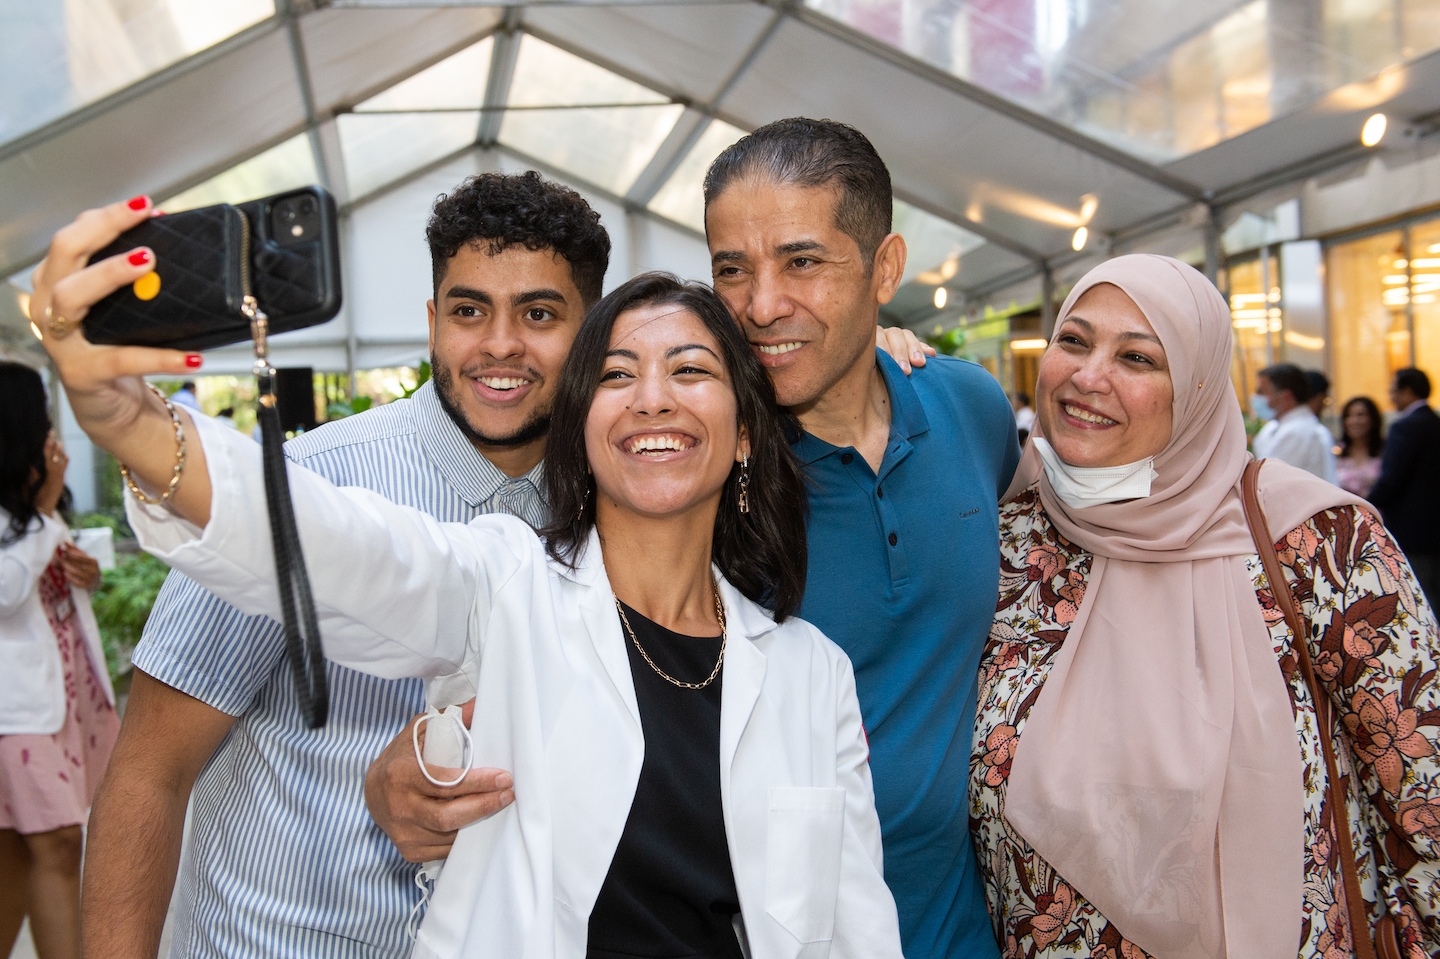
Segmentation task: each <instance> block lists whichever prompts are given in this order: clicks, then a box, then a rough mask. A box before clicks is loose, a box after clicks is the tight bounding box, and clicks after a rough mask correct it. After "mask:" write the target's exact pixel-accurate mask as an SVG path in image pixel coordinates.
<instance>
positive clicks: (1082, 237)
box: [1070, 226, 1090, 253]
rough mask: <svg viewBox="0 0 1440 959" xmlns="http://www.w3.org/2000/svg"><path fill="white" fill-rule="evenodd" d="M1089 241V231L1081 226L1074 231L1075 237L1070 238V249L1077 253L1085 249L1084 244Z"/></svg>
mask: <svg viewBox="0 0 1440 959" xmlns="http://www.w3.org/2000/svg"><path fill="white" fill-rule="evenodd" d="M1089 239H1090V231H1089V230H1087V229H1086V228H1085V227H1083V226H1082V227H1081V228H1080V229H1078V230H1076V231H1075V235H1074V236H1072V237H1071V238H1070V249H1072V250H1074V251H1075V252H1076V253H1079V252H1080V251H1081V250H1083V249H1085V242H1086V241H1087V240H1089Z"/></svg>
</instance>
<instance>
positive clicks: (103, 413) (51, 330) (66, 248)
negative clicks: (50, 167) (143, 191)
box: [30, 197, 199, 448]
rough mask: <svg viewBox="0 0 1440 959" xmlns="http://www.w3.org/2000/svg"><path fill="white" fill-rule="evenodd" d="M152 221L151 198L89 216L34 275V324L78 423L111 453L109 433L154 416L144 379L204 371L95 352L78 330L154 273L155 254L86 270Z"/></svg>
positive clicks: (185, 358) (164, 354)
mask: <svg viewBox="0 0 1440 959" xmlns="http://www.w3.org/2000/svg"><path fill="white" fill-rule="evenodd" d="M152 215H154V211H153V208H152V205H151V203H150V199H149V198H148V197H136V198H135V199H134V200H131V201H128V202H124V203H112V204H110V205H109V206H106V207H101V208H99V209H96V210H86V211H85V212H84V213H81V214H80V215H79V216H78V217H76V218H75V219H74V220H73V221H72V222H71V223H70V224H69V225H67V226H65V227H62V228H61V229H60V231H59V232H57V233H56V234H55V236H54V237H53V238H52V239H51V241H50V249H49V252H47V253H46V255H45V259H44V260H42V261H41V262H40V265H39V266H38V267H36V268H35V272H34V273H33V274H32V275H31V279H32V281H33V283H34V292H33V294H32V295H31V297H30V318H31V319H32V320H33V321H34V323H35V327H36V329H38V330H40V333H41V339H42V341H43V343H44V345H45V350H46V352H47V353H49V354H50V358H51V359H52V360H53V361H54V362H55V367H56V369H57V370H58V371H59V373H60V379H61V381H62V382H63V383H64V384H65V392H66V393H67V394H68V395H69V397H70V406H71V408H72V409H73V410H74V412H75V418H76V420H77V422H79V424H80V426H81V427H82V428H84V429H85V431H86V432H87V433H90V435H91V438H92V439H94V440H95V441H96V442H97V443H99V444H100V445H101V446H107V444H106V443H105V442H104V441H103V440H104V436H105V435H106V434H109V433H111V432H114V431H123V430H124V429H125V427H126V426H127V425H129V424H131V423H133V422H134V421H135V420H136V419H138V418H139V417H140V416H141V415H142V414H143V413H145V412H146V410H147V408H148V409H149V410H150V411H151V412H154V409H155V407H154V406H153V405H152V404H150V403H149V402H148V395H149V391H148V390H147V389H146V388H145V385H144V382H143V381H142V380H141V379H140V377H141V376H144V375H146V374H154V373H168V374H171V375H181V374H187V373H193V372H194V370H195V369H196V367H198V366H199V357H198V356H197V355H194V354H186V353H184V352H182V351H180V350H162V349H152V348H147V347H132V346H96V345H93V344H91V343H89V342H88V341H87V340H86V339H85V334H84V332H83V330H81V329H79V324H80V321H81V320H83V319H84V318H85V316H86V314H88V313H89V312H90V308H91V307H92V306H94V305H95V304H96V303H98V302H99V301H100V300H102V299H104V298H105V297H106V296H108V295H110V294H111V293H113V292H115V291H116V290H118V289H120V288H121V287H124V286H127V285H129V284H131V283H133V282H135V281H136V280H138V279H139V278H140V277H142V276H144V275H145V274H147V273H150V272H151V271H153V270H154V269H155V253H154V251H153V250H150V249H148V248H146V247H138V248H136V249H134V250H128V251H126V252H123V253H119V254H116V255H115V256H112V257H107V258H106V259H104V260H100V261H99V262H97V263H92V264H88V265H87V261H88V260H89V259H90V257H91V256H93V255H94V254H95V253H97V252H99V251H100V250H102V249H104V248H105V247H106V246H108V245H110V244H111V243H113V242H114V241H115V239H116V238H117V237H119V236H120V234H121V233H124V232H125V231H126V230H128V229H130V228H131V227H134V226H138V225H139V224H141V223H143V222H145V221H146V220H148V219H149V218H150V217H151V216H152ZM97 434H98V435H97ZM107 448H108V446H107Z"/></svg>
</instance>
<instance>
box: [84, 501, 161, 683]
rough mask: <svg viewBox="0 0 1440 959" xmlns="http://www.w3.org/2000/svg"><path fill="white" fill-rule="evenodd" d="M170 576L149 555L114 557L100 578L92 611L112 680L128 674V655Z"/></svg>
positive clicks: (92, 600) (159, 562)
mask: <svg viewBox="0 0 1440 959" xmlns="http://www.w3.org/2000/svg"><path fill="white" fill-rule="evenodd" d="M90 515H91V516H94V515H95V514H90ZM99 525H104V524H99ZM169 572H170V567H168V566H166V565H165V564H164V563H162V562H161V561H160V560H158V559H156V558H155V557H153V556H151V555H150V554H149V553H135V554H132V555H128V556H127V555H124V554H122V555H120V556H117V557H116V563H115V568H114V569H107V570H106V571H105V572H104V574H102V579H101V584H100V588H99V589H98V590H96V591H95V595H94V596H93V597H92V599H91V607H92V608H93V609H94V610H95V620H96V622H98V623H99V624H100V643H101V645H102V646H103V647H104V648H105V661H106V662H107V663H108V664H109V667H110V678H111V679H112V680H118V679H119V678H120V677H121V676H123V675H125V674H126V673H128V672H130V668H131V667H130V654H131V653H132V652H133V651H134V649H135V644H136V643H138V642H139V641H140V633H141V632H142V631H143V630H144V629H145V621H146V620H148V619H149V618H150V609H151V607H153V606H154V605H155V597H156V596H157V595H158V594H159V592H160V587H161V585H163V584H164V582H165V577H166V575H167V574H169Z"/></svg>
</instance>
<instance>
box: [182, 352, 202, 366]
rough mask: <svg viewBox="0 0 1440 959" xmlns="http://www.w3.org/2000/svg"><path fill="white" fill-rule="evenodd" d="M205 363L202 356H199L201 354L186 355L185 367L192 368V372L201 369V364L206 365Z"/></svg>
mask: <svg viewBox="0 0 1440 959" xmlns="http://www.w3.org/2000/svg"><path fill="white" fill-rule="evenodd" d="M204 362H205V361H204V360H203V359H201V358H200V354H199V353H187V354H185V365H186V366H188V367H190V369H192V370H198V369H200V364H201V363H204Z"/></svg>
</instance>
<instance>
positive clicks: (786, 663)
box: [31, 204, 900, 959]
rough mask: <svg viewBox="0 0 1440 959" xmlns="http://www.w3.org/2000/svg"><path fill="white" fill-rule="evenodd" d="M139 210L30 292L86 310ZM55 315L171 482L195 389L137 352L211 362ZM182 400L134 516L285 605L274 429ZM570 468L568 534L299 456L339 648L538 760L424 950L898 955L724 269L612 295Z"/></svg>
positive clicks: (318, 597)
mask: <svg viewBox="0 0 1440 959" xmlns="http://www.w3.org/2000/svg"><path fill="white" fill-rule="evenodd" d="M139 219H141V217H139V216H138V215H136V214H135V213H133V212H131V211H128V210H127V209H126V208H125V207H124V206H123V205H119V204H117V205H116V206H115V207H110V208H106V209H105V210H102V211H96V212H94V213H92V214H90V215H87V216H85V217H82V218H81V219H80V220H77V221H76V223H75V224H72V226H71V227H69V228H67V230H68V231H69V232H68V233H62V235H61V236H60V237H57V240H56V244H55V245H54V246H52V248H51V253H50V256H49V257H48V258H47V260H46V261H45V263H44V264H42V266H41V268H40V270H39V271H38V274H37V283H36V289H35V294H34V298H33V299H32V301H31V302H32V307H31V308H32V310H34V311H36V312H37V314H38V313H40V312H43V311H45V310H46V309H47V308H48V309H50V310H51V311H52V314H58V315H60V316H62V317H64V318H66V320H67V321H68V323H71V324H73V323H74V322H76V321H77V317H78V316H79V315H83V313H84V310H85V309H86V308H87V307H88V306H89V305H90V304H91V303H93V302H95V301H96V300H98V299H99V298H100V297H101V296H103V295H105V294H106V293H108V292H110V291H111V290H113V289H116V288H118V287H120V286H121V285H123V284H125V283H129V282H133V280H134V279H136V278H137V277H138V276H140V275H142V274H143V273H144V272H145V271H144V270H143V269H140V268H139V267H137V266H134V265H132V264H131V263H130V262H129V261H127V260H126V258H125V257H123V256H122V257H116V258H114V259H112V260H107V261H103V262H101V263H98V264H96V265H94V266H90V267H88V268H87V267H84V262H85V258H86V256H88V254H89V252H91V251H93V250H97V249H99V248H101V247H103V246H104V245H105V244H106V243H108V242H110V241H111V240H113V238H114V237H115V236H116V235H118V234H119V233H120V232H121V231H122V230H124V229H125V228H127V227H128V226H130V225H132V221H133V222H138V220H139ZM63 328H64V327H63V325H62V327H61V329H63ZM45 340H46V347H47V349H49V350H50V353H51V356H52V357H53V358H54V359H55V362H56V364H57V366H58V367H59V369H60V373H61V377H62V379H63V380H64V382H65V384H66V388H67V391H68V392H69V394H70V399H71V405H72V408H73V409H74V410H75V413H76V417H77V419H78V421H79V422H80V424H81V425H82V426H83V427H84V428H85V429H86V431H87V432H88V433H89V434H90V436H91V437H92V439H94V440H95V442H96V443H98V444H99V445H101V446H102V447H105V448H106V449H108V450H110V451H111V452H112V453H114V454H115V455H116V457H117V458H119V459H120V461H121V462H123V463H126V464H127V465H128V466H129V468H130V470H131V471H132V473H133V475H134V476H135V477H136V478H137V479H138V480H139V482H140V483H141V484H142V485H144V486H146V487H148V488H149V489H151V490H164V489H165V488H166V486H167V484H168V483H169V481H170V477H171V475H172V468H173V465H174V463H175V457H176V446H175V441H174V432H173V428H172V426H171V415H172V414H171V412H169V411H167V410H166V409H165V407H164V406H163V405H162V404H161V402H160V400H158V399H157V398H155V397H153V396H152V395H151V394H150V393H149V391H147V390H146V389H145V387H144V385H143V383H141V382H140V381H139V380H138V379H137V378H136V377H137V376H138V375H139V374H143V373H153V372H167V373H176V372H180V371H182V370H184V369H187V368H191V367H190V366H189V365H187V358H186V357H185V356H184V355H183V354H178V353H174V352H172V351H162V350H143V349H131V348H123V349H122V348H113V347H96V346H92V345H90V344H88V343H86V342H85V341H84V339H83V336H81V335H80V334H78V333H70V334H68V335H64V336H60V337H56V336H55V335H54V331H53V330H52V329H47V335H46V337H45ZM194 362H195V361H194V360H188V364H191V365H193V363H194ZM177 415H179V416H180V417H181V418H182V421H183V422H184V423H185V424H186V428H187V430H188V433H189V436H190V437H191V441H190V444H189V461H188V463H187V464H186V466H185V470H184V473H183V477H182V479H181V481H180V483H179V485H178V487H176V488H175V491H174V495H173V497H172V498H171V499H170V500H169V503H168V509H160V508H153V507H144V506H141V505H140V504H138V503H136V502H134V501H133V500H132V501H131V504H130V506H131V517H132V518H131V522H132V525H133V526H134V527H135V529H136V532H137V534H138V535H139V536H140V538H141V542H142V544H143V545H145V547H146V548H147V549H149V550H151V551H152V552H155V553H156V554H157V555H159V556H161V557H162V558H163V559H165V560H166V561H167V562H169V563H171V564H172V565H173V566H175V567H176V568H177V569H180V570H181V571H183V572H185V573H186V574H188V575H189V576H191V577H193V578H195V579H196V580H197V581H199V582H200V583H202V584H203V585H205V586H206V587H207V588H210V589H212V590H213V591H214V592H215V593H216V594H217V595H219V596H220V597H221V598H223V599H225V600H227V601H228V602H230V603H232V604H234V605H236V606H238V607H239V608H241V609H242V610H244V611H246V612H249V613H266V614H269V615H272V616H273V615H275V614H276V612H277V610H278V599H277V596H276V590H275V586H274V567H273V563H272V558H271V552H270V549H271V547H270V537H269V533H268V530H267V529H266V524H265V523H264V522H263V520H261V519H260V517H261V516H262V515H263V512H264V510H265V498H264V490H263V482H262V478H261V469H260V463H259V452H258V449H257V448H256V446H255V444H254V443H252V442H247V441H244V438H243V437H241V438H237V437H236V434H235V433H234V432H233V431H231V430H226V429H224V428H221V427H217V426H216V425H215V424H214V423H212V422H211V421H208V420H206V419H205V418H204V417H200V416H197V415H194V414H193V413H190V414H187V413H184V412H181V413H179V414H177ZM546 471H547V487H548V492H549V503H550V506H551V509H552V510H553V515H554V517H555V521H554V522H553V523H552V525H551V526H550V527H549V528H548V529H547V530H545V531H544V533H545V538H544V539H542V538H541V537H540V536H538V535H537V534H536V533H535V532H533V531H532V530H531V529H530V528H529V527H528V526H526V525H525V524H524V523H523V522H521V521H520V520H518V519H514V518H512V517H508V516H486V517H481V518H479V519H477V520H475V521H473V522H472V523H471V524H470V525H469V526H461V525H458V524H442V523H438V522H436V521H435V520H433V519H431V518H430V517H428V516H426V515H425V514H423V513H420V512H418V511H416V510H411V509H407V508H405V507H401V506H397V505H395V504H393V503H390V502H388V501H386V500H384V499H382V498H380V497H378V496H376V495H374V494H372V493H369V492H366V491H361V490H354V489H337V488H335V487H333V486H331V485H330V484H329V483H327V482H326V481H325V480H323V479H321V478H320V477H318V476H315V475H314V474H311V473H309V472H307V471H305V470H303V469H300V468H297V467H292V468H291V473H290V476H291V479H290V482H291V490H292V494H293V497H294V500H295V514H296V516H297V518H298V522H299V527H300V536H301V540H302V543H303V547H304V552H305V559H306V562H307V565H308V567H309V570H310V575H311V581H312V586H313V590H314V596H315V601H316V606H317V608H318V610H319V612H320V616H321V633H322V636H323V637H324V642H325V649H326V653H327V655H329V656H330V657H331V658H333V659H334V660H335V661H337V662H339V663H342V664H344V665H346V666H350V667H352V668H356V669H360V670H364V671H368V672H371V673H374V674H377V675H381V676H387V677H398V676H423V677H426V678H427V679H429V680H430V681H431V682H430V683H429V686H428V695H429V698H430V700H431V703H432V705H438V706H444V705H448V704H453V703H459V702H463V701H465V700H468V699H470V698H476V707H475V714H474V721H473V724H472V730H473V736H474V749H473V756H472V759H471V762H472V764H473V765H476V766H491V767H500V768H504V769H509V770H511V771H512V772H513V775H514V783H515V786H514V791H515V802H514V803H513V805H511V806H509V807H508V808H506V809H504V810H502V811H501V812H499V813H497V814H495V815H493V816H491V817H489V818H488V819H486V820H483V821H481V822H479V823H476V824H474V825H473V826H470V827H468V828H466V829H465V830H463V831H462V832H461V834H460V837H459V838H458V839H457V841H456V844H455V847H454V849H453V850H452V852H451V855H450V858H449V861H448V863H447V865H446V866H445V869H444V871H443V873H442V874H441V876H440V879H439V881H438V883H437V887H436V890H435V893H434V896H433V898H432V900H431V904H430V907H429V911H428V914H427V916H426V918H425V921H424V923H423V924H422V926H421V929H420V933H419V938H418V940H417V945H416V950H415V955H417V956H424V957H429V956H443V957H459V956H504V957H507V959H508V957H573V959H580V957H583V956H588V957H591V959H618V957H630V956H654V955H682V956H704V957H739V956H750V957H754V959H762V957H763V959H792V957H823V956H833V957H837V959H838V957H856V959H860V957H864V959H874V957H898V956H899V955H900V941H899V932H898V926H897V920H896V915H895V906H894V903H893V900H892V898H891V896H890V893H889V891H888V890H887V888H886V886H885V883H884V880H883V876H882V867H881V849H880V829H879V822H878V819H877V817H876V814H875V809H874V803H873V794H872V789H871V784H870V773H869V767H868V764H867V761H866V760H867V748H866V744H865V737H864V731H863V729H862V727H861V720H860V712H859V705H858V703H857V701H856V698H855V687H854V677H853V674H852V671H851V666H850V663H849V661H848V660H847V658H846V657H845V655H844V654H843V653H842V652H841V651H840V650H839V649H838V647H836V646H835V645H834V644H833V643H831V642H830V641H829V640H827V639H826V638H825V637H824V636H822V635H821V634H820V633H819V632H818V631H817V630H816V629H815V628H814V627H812V626H810V625H809V624H808V623H805V622H803V621H801V620H798V619H795V618H794V617H793V616H792V615H791V614H792V613H793V612H794V611H795V609H796V608H798V606H799V601H800V594H801V590H802V588H803V584H804V575H805V551H804V525H803V523H804V502H803V484H802V478H801V474H800V470H799V467H798V465H797V463H796V461H795V460H794V459H793V457H792V456H791V454H790V451H789V446H788V443H787V442H786V437H785V435H784V423H783V421H782V414H781V412H780V411H779V410H778V409H777V408H776V406H775V401H774V396H773V393H772V392H771V389H770V384H769V380H768V378H767V377H766V375H765V373H764V370H763V369H762V368H761V367H760V365H759V363H758V361H757V360H756V359H755V357H754V356H753V354H752V353H751V352H750V349H749V347H748V344H747V343H746V342H745V340H744V338H743V336H742V335H741V334H740V332H739V330H738V328H737V327H736V326H735V324H734V323H733V321H732V320H731V319H730V317H729V314H728V313H727V311H726V310H725V307H724V305H723V303H722V301H720V299H719V298H718V297H717V296H715V295H714V293H713V292H711V291H710V290H709V289H708V288H707V287H703V286H700V285H695V284H683V283H680V282H679V281H677V280H675V279H674V278H673V277H666V276H662V275H647V276H642V277H638V278H636V279H635V280H632V281H631V282H629V283H627V284H625V285H624V286H622V287H621V288H619V289H617V290H616V291H615V292H613V293H611V294H610V296H608V297H606V298H605V299H604V300H602V301H601V303H600V304H597V306H596V307H595V308H594V309H593V310H592V311H591V313H590V314H589V316H587V318H586V320H585V322H584V324H583V326H582V328H581V330H580V332H579V334H578V335H577V338H576V340H575V344H574V346H573V348H572V351H571V355H570V359H569V361H568V363H567V366H566V368H565V372H564V374H563V378H562V380H561V383H560V384H559V389H558V391H557V398H556V401H555V407H554V411H553V419H552V426H551V434H550V439H549V445H548V447H547V454H546ZM762 603H763V604H765V605H763V606H762V605H761V604H762ZM767 607H768V608H767ZM337 881H343V880H337Z"/></svg>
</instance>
